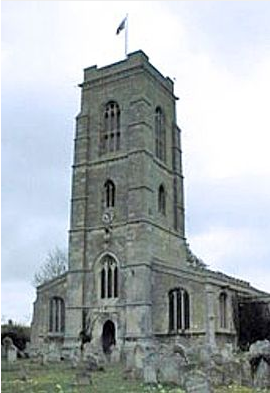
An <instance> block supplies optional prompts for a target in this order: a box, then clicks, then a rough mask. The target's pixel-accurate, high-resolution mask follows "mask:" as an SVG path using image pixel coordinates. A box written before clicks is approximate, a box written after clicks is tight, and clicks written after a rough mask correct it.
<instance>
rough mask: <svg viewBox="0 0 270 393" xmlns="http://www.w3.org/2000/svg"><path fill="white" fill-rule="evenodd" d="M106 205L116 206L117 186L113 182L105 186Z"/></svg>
mask: <svg viewBox="0 0 270 393" xmlns="http://www.w3.org/2000/svg"><path fill="white" fill-rule="evenodd" d="M104 205H105V207H114V206H115V185H114V183H113V182H112V181H111V180H107V181H106V183H105V184H104Z"/></svg>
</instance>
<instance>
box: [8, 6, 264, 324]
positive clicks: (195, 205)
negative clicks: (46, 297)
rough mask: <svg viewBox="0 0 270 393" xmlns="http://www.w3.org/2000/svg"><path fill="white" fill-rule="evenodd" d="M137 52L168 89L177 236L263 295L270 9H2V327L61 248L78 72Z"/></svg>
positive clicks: (20, 316)
mask: <svg viewBox="0 0 270 393" xmlns="http://www.w3.org/2000/svg"><path fill="white" fill-rule="evenodd" d="M126 13H128V14H129V29H128V36H129V41H128V51H129V52H133V51H135V50H138V49H142V50H143V51H144V52H145V53H146V54H147V55H148V56H149V58H150V62H151V63H152V64H153V65H154V66H155V67H156V68H158V69H159V70H160V71H161V72H162V73H163V74H164V75H165V76H169V77H170V78H171V79H174V80H175V93H176V95H177V96H179V97H180V100H179V101H178V103H177V118H178V125H179V126H180V128H181V129H182V131H183V132H182V143H183V165H184V175H185V199H186V232H187V238H188V242H189V243H190V245H191V248H192V249H193V251H194V252H195V253H196V254H197V255H198V256H199V257H200V258H202V259H203V260H204V261H205V262H206V263H207V264H208V265H209V267H210V268H212V269H214V270H220V271H223V272H225V273H227V274H231V275H233V276H236V277H239V278H242V279H245V280H247V281H250V282H251V283H252V285H254V286H256V287H258V288H260V289H263V290H266V291H267V290H268V291H270V153H269V142H270V137H269V134H270V116H269V114H270V109H269V102H270V98H269V95H270V76H269V74H270V24H269V20H270V2H265V1H258V0H256V1H194V2H193V1H152V2H148V1H144V2H141V1H135V2H132V1H125V2H122V1H120V2H114V1H108V2H105V1H82V2H81V1H68V2H66V1H59V2H58V1H21V0H20V1H2V318H3V319H8V318H12V319H15V320H16V321H20V322H28V321H29V320H30V317H31V313H32V303H33V301H34V299H35V291H34V288H33V287H32V285H31V280H32V277H33V274H34V272H35V271H36V270H37V269H38V268H39V266H40V265H41V264H42V262H43V261H44V259H45V258H46V255H47V253H48V251H49V250H51V249H54V248H55V246H59V247H60V248H66V247H67V239H68V229H69V207H70V203H69V201H70V197H71V195H70V189H71V165H72V155H73V152H72V149H73V137H74V117H75V116H76V114H77V113H78V111H79V106H80V89H79V88H78V87H77V85H78V83H80V82H81V81H82V78H83V68H86V67H88V66H91V65H94V64H97V65H98V66H104V65H107V64H110V63H113V62H115V61H119V60H122V59H123V58H124V32H121V34H120V35H118V36H116V34H115V32H116V28H117V27H118V25H119V23H120V22H121V20H122V19H123V17H124V16H125V14H126Z"/></svg>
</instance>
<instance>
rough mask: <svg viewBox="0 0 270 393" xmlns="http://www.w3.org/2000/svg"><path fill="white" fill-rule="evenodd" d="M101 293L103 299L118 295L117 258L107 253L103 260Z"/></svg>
mask: <svg viewBox="0 0 270 393" xmlns="http://www.w3.org/2000/svg"><path fill="white" fill-rule="evenodd" d="M101 265H102V269H101V273H100V289H101V292H100V295H101V298H102V299H105V298H112V297H113V298H117V297H118V267H117V263H116V261H115V259H114V258H113V257H111V256H110V255H106V256H105V257H104V258H103V259H102V261H101Z"/></svg>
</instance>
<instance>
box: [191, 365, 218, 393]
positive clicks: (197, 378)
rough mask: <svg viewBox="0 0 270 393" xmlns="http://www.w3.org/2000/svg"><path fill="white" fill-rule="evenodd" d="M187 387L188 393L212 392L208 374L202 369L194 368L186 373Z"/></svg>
mask: <svg viewBox="0 0 270 393" xmlns="http://www.w3.org/2000/svg"><path fill="white" fill-rule="evenodd" d="M185 388H186V392H187V393H211V392H212V390H211V387H210V384H209V381H208V378H207V375H206V374H205V373H204V372H202V371H200V370H192V371H189V372H188V373H187V374H186V380H185Z"/></svg>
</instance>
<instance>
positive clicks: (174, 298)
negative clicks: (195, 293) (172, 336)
mask: <svg viewBox="0 0 270 393" xmlns="http://www.w3.org/2000/svg"><path fill="white" fill-rule="evenodd" d="M189 327H190V305H189V294H188V292H187V291H186V290H185V289H183V288H175V289H172V290H171V291H170V292H169V331H170V332H171V333H177V332H183V331H184V330H186V329H189Z"/></svg>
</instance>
